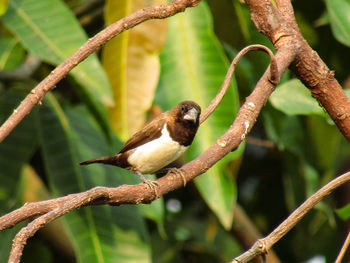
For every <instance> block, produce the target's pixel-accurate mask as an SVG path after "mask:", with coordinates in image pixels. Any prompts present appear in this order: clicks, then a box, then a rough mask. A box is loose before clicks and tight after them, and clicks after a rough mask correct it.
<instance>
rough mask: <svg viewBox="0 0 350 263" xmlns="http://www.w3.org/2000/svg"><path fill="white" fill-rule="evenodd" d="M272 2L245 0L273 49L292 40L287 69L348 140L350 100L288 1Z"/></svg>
mask: <svg viewBox="0 0 350 263" xmlns="http://www.w3.org/2000/svg"><path fill="white" fill-rule="evenodd" d="M272 2H273V1H260V0H246V3H247V5H248V7H249V9H250V11H251V18H252V20H253V22H254V23H255V26H256V27H257V28H258V30H259V31H260V32H261V33H263V34H264V35H266V36H267V37H268V38H269V39H270V40H271V42H272V43H273V45H274V46H275V48H276V50H278V49H280V48H283V46H284V45H285V41H289V39H294V41H295V42H296V46H295V47H296V48H297V51H296V56H295V59H294V60H293V61H292V63H291V65H290V69H291V70H292V71H293V72H294V73H295V74H296V76H297V77H298V78H299V79H300V80H301V81H302V82H303V83H304V85H305V86H306V87H308V88H309V89H310V91H311V94H312V96H313V97H314V98H316V99H317V100H318V101H319V102H320V104H321V105H322V107H323V108H324V109H325V110H326V111H327V112H328V114H329V116H330V117H331V118H332V119H333V121H334V122H335V124H336V125H337V126H338V128H339V130H340V131H341V132H342V134H343V135H344V137H345V138H346V139H347V140H348V141H349V142H350V100H349V99H348V97H347V96H346V94H345V93H344V92H343V90H342V87H341V86H340V85H339V83H338V81H337V80H336V79H335V78H334V72H333V71H331V70H330V69H329V68H328V67H327V65H326V64H325V63H324V62H323V61H322V59H321V58H320V57H319V56H318V54H317V53H316V52H315V51H314V50H312V48H311V47H310V46H309V44H308V43H307V42H306V40H305V39H304V38H303V36H302V35H301V33H300V31H299V28H298V25H297V23H296V20H295V16H294V12H293V7H292V5H291V2H290V0H276V1H275V2H276V4H277V8H276V7H275V6H274V5H273V4H272Z"/></svg>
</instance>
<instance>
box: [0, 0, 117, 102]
mask: <svg viewBox="0 0 350 263" xmlns="http://www.w3.org/2000/svg"><path fill="white" fill-rule="evenodd" d="M3 22H4V24H5V25H6V26H7V27H8V28H9V29H10V30H11V31H12V32H13V33H14V34H15V35H16V36H17V37H18V39H20V41H21V42H22V44H23V45H24V46H25V47H26V48H27V49H28V50H29V51H30V52H32V53H33V54H35V55H36V56H38V57H39V58H41V59H42V60H44V61H46V62H48V63H51V64H54V65H57V64H59V63H61V62H62V61H63V60H65V59H66V58H67V57H69V56H70V55H71V54H72V53H73V52H74V51H75V50H76V49H78V48H79V47H80V46H81V45H82V44H83V43H84V42H85V41H87V36H86V34H85V32H84V31H83V30H82V28H81V26H80V25H79V23H78V21H77V20H76V18H75V17H74V16H73V14H72V12H71V11H70V10H69V9H68V7H67V6H66V5H65V4H64V2H63V1H60V0H25V1H22V0H11V1H10V2H9V7H8V10H7V12H6V14H5V15H4V16H3ZM71 74H72V75H73V76H74V78H75V79H76V80H77V81H78V82H79V83H80V84H81V89H82V91H83V92H84V93H86V94H87V95H88V96H89V98H90V100H94V99H95V100H97V101H100V102H103V103H104V104H107V105H111V104H112V103H113V102H112V101H111V90H110V88H109V84H108V80H107V77H106V75H105V73H104V71H103V69H102V67H101V65H100V63H99V61H98V59H97V56H96V54H92V55H90V56H89V57H88V58H87V59H86V60H85V61H83V62H82V63H80V64H79V65H78V66H77V67H76V68H74V69H73V70H72V71H71Z"/></svg>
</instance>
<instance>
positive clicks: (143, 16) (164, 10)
mask: <svg viewBox="0 0 350 263" xmlns="http://www.w3.org/2000/svg"><path fill="white" fill-rule="evenodd" d="M200 1H201V0H174V1H173V2H170V3H167V4H163V5H157V6H151V7H147V8H143V9H141V10H139V11H136V12H135V13H133V14H131V15H129V16H127V17H125V18H123V19H120V20H119V21H117V22H115V23H113V24H111V25H110V26H108V27H106V28H105V29H104V30H102V31H101V32H99V33H98V34H96V35H95V36H94V37H92V38H90V39H89V40H88V41H87V42H85V44H84V45H82V46H81V47H80V48H79V49H78V50H77V51H75V52H74V53H73V54H72V55H71V56H70V57H69V58H67V59H66V60H65V61H63V62H62V63H61V64H59V65H58V66H57V67H56V68H55V69H54V70H53V71H51V73H50V75H48V76H47V77H46V78H45V79H43V80H42V81H41V82H40V83H39V84H38V85H37V86H36V87H35V88H34V89H32V91H31V92H30V93H29V94H28V95H27V96H26V97H25V99H24V100H23V101H22V102H21V104H20V105H19V106H18V108H17V109H15V110H14V111H13V113H12V114H11V116H10V117H9V118H8V119H7V120H6V121H5V122H4V123H3V124H2V125H1V127H0V142H2V141H3V140H4V139H5V138H6V137H7V135H9V134H10V132H11V131H12V130H13V129H14V128H15V127H16V126H17V125H18V123H20V122H21V121H22V119H23V118H24V117H25V116H26V115H27V114H29V112H30V111H31V110H32V109H33V108H34V106H35V105H36V104H40V103H41V100H42V99H43V97H44V96H45V94H46V93H47V92H48V91H50V90H52V89H54V88H55V85H56V84H57V83H58V82H59V81H60V80H62V79H63V78H64V77H65V76H66V75H67V74H68V72H69V71H71V70H72V69H73V68H74V67H75V66H77V65H78V64H79V63H80V62H82V61H83V60H84V59H86V58H87V57H88V56H89V55H90V54H91V53H93V52H95V51H96V50H98V49H99V48H100V47H101V46H103V45H104V44H105V43H107V41H109V40H110V39H111V38H113V37H115V36H116V35H119V34H120V33H122V32H124V31H125V30H127V29H130V28H132V27H134V26H136V25H138V24H140V23H142V22H144V21H146V20H149V19H162V18H167V17H169V16H172V15H175V14H177V13H179V12H183V11H185V9H186V8H187V7H193V6H196V5H198V4H199V3H200Z"/></svg>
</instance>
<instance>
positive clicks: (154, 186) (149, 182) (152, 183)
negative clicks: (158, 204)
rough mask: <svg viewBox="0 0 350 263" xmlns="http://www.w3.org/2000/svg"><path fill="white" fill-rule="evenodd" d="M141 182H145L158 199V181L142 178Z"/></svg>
mask: <svg viewBox="0 0 350 263" xmlns="http://www.w3.org/2000/svg"><path fill="white" fill-rule="evenodd" d="M143 182H144V183H145V184H147V185H148V186H149V188H150V189H151V190H152V191H153V192H154V194H155V196H156V199H158V198H159V197H160V195H159V192H158V189H157V188H158V183H157V182H155V181H152V180H147V179H145V180H143Z"/></svg>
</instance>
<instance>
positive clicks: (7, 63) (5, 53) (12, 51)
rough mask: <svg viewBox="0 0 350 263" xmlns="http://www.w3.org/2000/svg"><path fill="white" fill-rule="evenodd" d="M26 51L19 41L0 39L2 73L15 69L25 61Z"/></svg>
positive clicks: (0, 68) (0, 66)
mask: <svg viewBox="0 0 350 263" xmlns="http://www.w3.org/2000/svg"><path fill="white" fill-rule="evenodd" d="M23 55H24V50H23V47H22V46H21V45H20V43H19V42H18V40H17V39H15V38H3V39H0V71H1V70H11V69H15V68H16V67H18V66H19V65H20V63H21V62H22V60H23Z"/></svg>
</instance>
